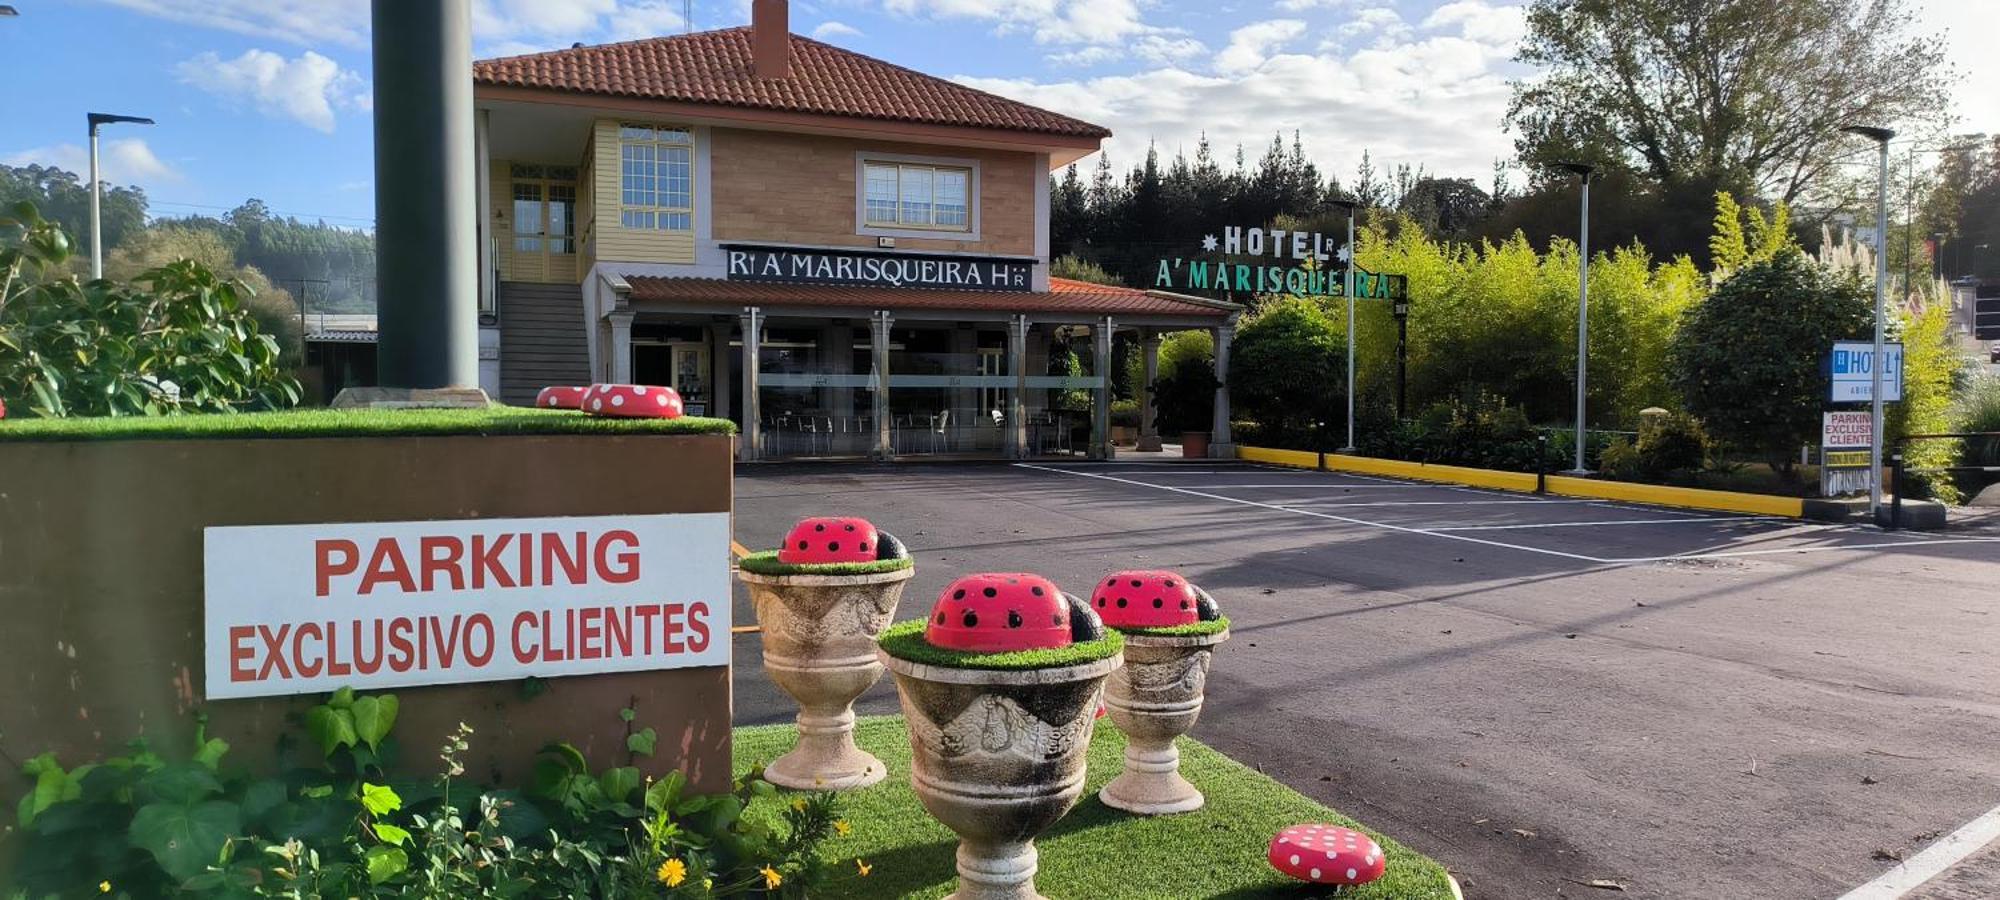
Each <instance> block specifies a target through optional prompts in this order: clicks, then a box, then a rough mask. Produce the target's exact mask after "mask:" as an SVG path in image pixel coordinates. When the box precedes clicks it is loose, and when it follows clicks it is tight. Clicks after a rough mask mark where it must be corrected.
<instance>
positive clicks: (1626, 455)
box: [1597, 437, 1645, 481]
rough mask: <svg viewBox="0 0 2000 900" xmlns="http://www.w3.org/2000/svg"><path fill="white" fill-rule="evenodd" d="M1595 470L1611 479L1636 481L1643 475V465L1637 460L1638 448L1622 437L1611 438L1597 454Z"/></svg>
mask: <svg viewBox="0 0 2000 900" xmlns="http://www.w3.org/2000/svg"><path fill="white" fill-rule="evenodd" d="M1597 470H1598V471H1599V472H1601V473H1603V474H1604V477H1606V478H1610V479H1612V480H1613V481H1638V480H1640V479H1641V478H1643V477H1644V476H1645V465H1644V464H1642V463H1641V462H1640V461H1639V450H1638V448H1636V447H1634V446H1632V442H1631V441H1630V440H1627V439H1625V438H1624V437H1616V438H1612V439H1611V443H1609V444H1605V445H1604V450H1603V451H1602V452H1600V453H1599V454H1597Z"/></svg>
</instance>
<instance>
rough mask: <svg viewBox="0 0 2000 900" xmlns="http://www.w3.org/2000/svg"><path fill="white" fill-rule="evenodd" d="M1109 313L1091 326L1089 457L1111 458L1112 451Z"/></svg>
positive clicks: (1114, 453)
mask: <svg viewBox="0 0 2000 900" xmlns="http://www.w3.org/2000/svg"><path fill="white" fill-rule="evenodd" d="M1111 328H1112V324H1111V317H1110V316H1105V317H1104V318H1102V319H1099V320H1097V325H1096V326H1095V327H1094V328H1093V331H1095V332H1096V333H1095V334H1092V335H1091V337H1092V338H1094V339H1095V340H1094V343H1095V344H1096V345H1097V353H1096V357H1097V358H1096V359H1095V360H1094V361H1093V363H1092V365H1091V368H1092V369H1093V370H1094V372H1093V374H1095V375H1096V376H1097V378H1098V385H1097V390H1096V391H1095V392H1094V393H1093V394H1092V396H1091V403H1090V458H1091V459H1111V458H1112V457H1113V456H1115V455H1116V451H1115V450H1113V449H1112V446H1111Z"/></svg>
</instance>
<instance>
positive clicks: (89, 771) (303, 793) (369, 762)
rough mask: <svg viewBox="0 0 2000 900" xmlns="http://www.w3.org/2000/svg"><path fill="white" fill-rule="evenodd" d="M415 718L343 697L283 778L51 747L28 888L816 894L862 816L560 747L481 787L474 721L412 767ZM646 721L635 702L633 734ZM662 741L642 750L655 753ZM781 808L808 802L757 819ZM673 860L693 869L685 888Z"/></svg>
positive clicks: (208, 752) (347, 893)
mask: <svg viewBox="0 0 2000 900" xmlns="http://www.w3.org/2000/svg"><path fill="white" fill-rule="evenodd" d="M399 711H400V703H399V702H398V701H397V698H396V697H395V696H394V695H389V694H381V695H357V694H355V693H354V692H353V691H350V690H345V689H343V690H341V691H337V692H335V693H334V694H333V695H332V696H330V697H328V698H327V700H326V702H325V703H322V704H319V705H316V706H314V707H312V708H310V709H308V710H307V711H306V712H305V713H304V715H303V716H302V717H300V719H299V722H300V724H301V725H302V726H303V730H304V736H305V738H306V744H305V745H304V746H305V747H307V748H310V750H311V752H312V756H313V758H314V759H315V760H317V764H316V765H314V766H311V767H306V768H299V769H293V770H289V771H287V772H285V773H284V774H283V775H281V776H276V777H255V776H251V775H249V774H246V773H243V772H241V771H237V770H232V769H230V768H226V767H224V766H223V764H222V763H223V760H224V758H225V756H226V754H227V753H228V752H229V745H228V744H227V743H225V742H223V741H221V740H219V739H215V738H209V737H206V736H205V735H204V734H202V729H197V737H196V742H195V745H194V747H193V749H192V751H191V752H190V753H189V755H188V758H186V759H168V758H166V757H164V756H162V755H160V754H157V753H155V752H153V751H152V750H151V749H150V748H149V747H148V746H147V745H146V744H145V743H144V742H143V741H135V742H133V743H132V744H131V745H130V746H129V752H127V753H126V754H124V755H121V756H115V757H112V758H109V759H105V760H102V761H100V762H97V763H92V764H87V765H83V766H78V767H77V768H75V769H64V768H63V767H62V766H61V765H59V764H58V763H57V761H56V759H55V757H54V756H53V755H52V754H43V755H41V756H38V757H35V758H34V759H32V760H30V761H29V762H28V764H27V765H26V766H24V771H25V772H26V773H27V774H28V776H29V777H30V778H32V779H34V782H35V789H34V790H33V791H32V792H30V793H29V794H28V795H27V796H26V797H24V798H23V800H22V802H21V804H20V806H19V809H18V810H17V818H18V823H19V824H18V828H19V832H20V835H21V838H22V844H21V846H20V847H19V850H20V860H21V865H20V866H19V867H18V868H17V870H16V872H15V873H14V874H15V881H16V883H15V884H14V885H13V887H16V888H18V889H19V890H21V891H22V892H24V893H25V894H26V895H28V896H34V897H42V896H49V895H56V896H84V895H94V894H97V893H99V892H100V891H101V890H102V891H106V892H108V891H116V892H118V893H121V894H123V895H125V896H136V897H155V896H168V895H174V894H184V895H191V896H202V897H207V896H213V897H246V896H265V897H286V898H294V900H307V898H311V900H320V898H324V900H334V898H351V897H367V898H377V897H425V898H445V897H450V898H461V897H481V898H486V897H493V898H498V897H531V896H532V897H542V896H561V897H579V898H580V897H634V896H636V897H647V896H658V895H661V894H662V893H665V894H668V895H671V896H675V897H725V896H740V895H755V896H769V897H799V896H804V894H805V892H807V891H808V890H810V889H811V888H813V887H814V886H815V885H818V884H822V883H824V882H825V880H826V879H827V878H828V877H830V872H829V870H828V865H827V864H826V863H825V862H824V861H823V860H821V858H820V854H819V848H820V846H821V844H822V843H823V842H824V841H825V840H826V839H827V837H828V835H829V833H830V832H832V831H834V830H837V827H838V828H844V827H846V826H845V823H841V824H840V825H839V826H836V825H835V824H834V823H835V822H837V821H838V819H837V818H836V814H837V803H838V800H837V799H836V798H835V796H834V795H832V794H830V793H816V794H810V795H799V796H795V797H792V798H790V799H789V800H786V799H785V798H781V797H780V796H779V794H778V791H777V789H776V788H775V787H774V786H773V785H771V784H770V783H768V782H766V781H764V780H763V779H762V777H761V771H760V770H756V769H752V770H751V771H750V772H748V773H747V774H745V775H744V776H742V777H740V778H738V779H737V780H736V781H735V783H734V784H733V786H732V788H731V790H730V791H729V792H728V793H724V794H715V795H689V794H688V793H687V790H686V789H687V781H686V779H685V777H684V776H682V775H681V774H680V773H679V772H675V773H672V774H671V775H670V776H669V777H667V778H666V779H663V780H661V781H657V782H649V781H648V780H647V779H646V778H645V777H644V776H642V775H641V774H640V772H639V770H638V769H636V768H632V767H630V766H621V767H614V768H611V769H607V770H604V771H601V772H592V771H590V769H589V766H588V765H587V763H586V762H585V760H584V757H583V755H582V754H581V753H580V752H578V751H577V750H576V748H575V747H573V746H571V745H569V744H565V743H555V744H550V745H549V746H548V747H546V748H544V750H543V752H542V753H541V754H540V755H539V756H538V757H537V759H536V761H535V765H534V767H533V775H532V778H531V779H530V781H529V783H528V784H526V785H524V786H521V787H518V788H506V787H501V788H496V789H487V790H481V789H471V790H468V789H467V788H466V782H465V781H464V775H465V766H464V764H463V762H462V757H463V754H464V753H465V752H466V751H467V750H468V749H469V747H470V740H471V738H472V736H473V734H472V729H471V728H469V727H467V726H464V725H460V726H459V728H458V730H457V731H456V732H454V733H453V734H451V735H449V736H447V737H446V739H445V742H444V744H443V745H442V747H441V748H440V749H439V751H438V753H437V756H436V759H437V760H438V761H439V762H441V763H442V764H443V768H442V770H441V771H440V772H439V773H437V774H435V775H429V776H423V775H419V776H414V777H412V776H407V775H403V774H399V767H398V766H397V765H396V764H395V760H397V759H398V758H399V757H400V753H399V751H398V748H397V746H396V742H395V739H394V738H393V737H392V736H391V732H392V731H393V729H394V727H395V722H396V718H397V715H398V712H399ZM635 717H636V713H634V712H632V711H631V710H624V711H621V718H625V720H626V721H627V723H628V725H629V724H630V723H631V722H632V720H633V718H635ZM650 731H651V729H643V730H640V731H635V732H634V733H633V737H638V736H640V735H643V734H646V733H649V732H650ZM645 743H646V742H638V741H628V747H630V748H631V750H632V752H633V753H634V754H635V755H643V753H650V751H651V747H649V746H644V744H645ZM780 803H789V804H790V805H791V806H792V809H791V810H790V811H789V812H785V813H782V814H776V815H767V814H757V815H750V816H746V815H745V812H746V811H748V810H750V809H751V807H752V806H753V805H778V804H780ZM774 821H775V822H776V823H777V824H773V823H774ZM668 859H673V860H676V861H677V866H679V867H680V871H681V873H682V876H681V877H680V878H679V879H677V880H675V882H674V883H673V884H667V883H666V882H667V881H668V879H667V878H666V877H665V876H664V874H663V870H662V866H664V865H665V864H666V862H667V860H668ZM766 873H769V874H768V875H767V874H766ZM778 880H781V881H782V882H783V884H776V883H772V882H773V881H778ZM107 885H108V887H104V886H107Z"/></svg>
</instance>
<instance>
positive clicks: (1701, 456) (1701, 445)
mask: <svg viewBox="0 0 2000 900" xmlns="http://www.w3.org/2000/svg"><path fill="white" fill-rule="evenodd" d="M1709 443H1710V442H1709V439H1708V431H1707V430H1706V429H1704V428H1702V426H1701V420H1699V419H1696V418H1695V417H1693V416H1690V415H1688V414H1686V413H1669V414H1667V415H1665V416H1660V417H1659V418H1657V419H1653V420H1651V421H1648V422H1646V423H1645V424H1643V425H1641V426H1640V427H1639V440H1638V441H1637V443H1636V444H1635V445H1634V446H1635V449H1636V450H1637V451H1638V454H1639V465H1640V468H1641V469H1642V470H1643V472H1644V473H1645V475H1646V476H1647V477H1649V478H1663V477H1666V476H1669V475H1672V474H1674V473H1677V472H1687V473H1693V472H1698V471H1701V469H1702V468H1704V467H1705V466H1706V465H1707V464H1708V449H1709Z"/></svg>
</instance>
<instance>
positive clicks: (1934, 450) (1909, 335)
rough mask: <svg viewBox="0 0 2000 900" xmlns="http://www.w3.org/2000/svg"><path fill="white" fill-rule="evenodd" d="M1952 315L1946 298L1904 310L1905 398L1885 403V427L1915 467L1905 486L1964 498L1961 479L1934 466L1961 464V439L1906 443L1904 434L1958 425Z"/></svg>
mask: <svg viewBox="0 0 2000 900" xmlns="http://www.w3.org/2000/svg"><path fill="white" fill-rule="evenodd" d="M1951 319H1952V310H1951V307H1950V306H1949V305H1948V304H1944V303H1930V304H1927V305H1925V306H1924V307H1923V308H1921V309H1919V310H1916V311H1914V312H1908V313H1906V314H1905V315H1904V316H1903V317H1902V319H1901V321H1900V322H1898V323H1897V324H1898V325H1899V328H1898V329H1897V330H1898V332H1899V333H1898V334H1896V335H1895V336H1896V337H1897V338H1899V339H1901V340H1902V342H1903V400H1902V402H1900V403H1890V404H1887V405H1886V407H1885V418H1886V419H1887V420H1888V421H1887V422H1886V423H1885V424H1884V427H1883V432H1884V433H1885V434H1887V435H1888V440H1889V445H1888V446H1890V447H1895V446H1899V445H1900V446H1901V447H1902V453H1903V463H1904V465H1905V466H1906V467H1907V468H1909V469H1913V470H1916V471H1913V472H1911V473H1910V474H1909V476H1908V479H1907V480H1906V482H1905V485H1904V487H1905V490H1907V491H1908V492H1909V493H1911V494H1912V495H1914V496H1919V497H1927V498H1930V499H1933V500H1938V501H1942V502H1945V503H1957V502H1959V501H1960V500H1962V499H1964V498H1963V496H1962V495H1961V493H1960V491H1959V487H1960V486H1959V483H1958V482H1959V479H1956V478H1954V477H1952V474H1951V473H1949V472H1938V471H1934V470H1936V469H1941V468H1947V467H1950V466H1955V465H1958V463H1959V458H1960V454H1961V453H1962V452H1963V450H1964V444H1963V442H1962V441H1959V440H1954V439H1947V440H1926V441H1910V442H1908V443H1904V442H1903V436H1904V435H1909V434H1937V433H1939V432H1945V431H1955V430H1957V429H1954V428H1952V388H1953V387H1954V385H1955V384H1956V383H1957V381H1958V371H1959V367H1960V366H1961V364H1962V360H1961V358H1960V356H1959V350H1958V348H1957V347H1956V346H1955V341H1954V340H1953V337H1952V333H1951V328H1952V322H1951ZM1890 452H1893V451H1890ZM1925 470H1933V471H1925Z"/></svg>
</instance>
